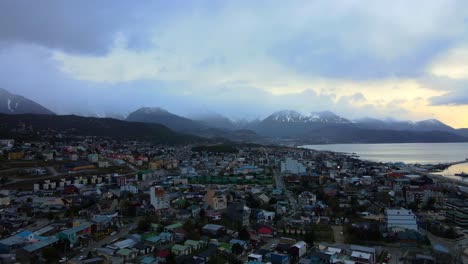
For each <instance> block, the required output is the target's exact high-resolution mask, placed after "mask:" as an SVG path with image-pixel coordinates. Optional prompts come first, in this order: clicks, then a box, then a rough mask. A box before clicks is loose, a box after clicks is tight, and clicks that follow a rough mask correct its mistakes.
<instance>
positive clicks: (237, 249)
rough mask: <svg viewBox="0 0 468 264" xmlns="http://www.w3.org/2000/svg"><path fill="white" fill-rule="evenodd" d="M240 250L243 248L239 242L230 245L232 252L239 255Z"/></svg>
mask: <svg viewBox="0 0 468 264" xmlns="http://www.w3.org/2000/svg"><path fill="white" fill-rule="evenodd" d="M242 252H244V249H243V248H242V246H241V245H240V244H239V243H235V244H234V245H232V254H234V255H240V254H242Z"/></svg>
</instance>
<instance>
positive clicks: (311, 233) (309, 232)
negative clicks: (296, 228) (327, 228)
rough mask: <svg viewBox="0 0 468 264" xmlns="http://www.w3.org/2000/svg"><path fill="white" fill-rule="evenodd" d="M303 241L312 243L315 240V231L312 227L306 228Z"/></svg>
mask: <svg viewBox="0 0 468 264" xmlns="http://www.w3.org/2000/svg"><path fill="white" fill-rule="evenodd" d="M304 241H305V242H306V243H307V244H309V245H312V244H313V243H314V242H315V232H314V230H313V229H310V230H307V232H306V233H305V235H304Z"/></svg>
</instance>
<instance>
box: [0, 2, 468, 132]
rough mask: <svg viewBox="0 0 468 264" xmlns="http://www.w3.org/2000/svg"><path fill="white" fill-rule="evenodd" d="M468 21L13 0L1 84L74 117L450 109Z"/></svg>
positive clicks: (286, 6) (362, 11)
mask: <svg viewBox="0 0 468 264" xmlns="http://www.w3.org/2000/svg"><path fill="white" fill-rule="evenodd" d="M467 17H468V5H467V3H466V2H465V1H456V0H454V1H450V0H449V1H443V2H441V1H392V2H388V1H357V0H356V1H355V0H350V1H321V0H319V1H292V2H287V3H286V2H284V1H221V2H214V1H204V0H199V1H189V2H187V1H138V2H135V3H134V2H132V3H129V2H126V1H110V0H104V1H90V0H84V1H76V2H63V1H56V0H51V1H46V2H44V3H41V4H37V5H34V6H33V4H31V2H29V1H23V0H19V1H2V2H0V86H1V87H4V88H6V89H8V90H11V91H12V92H17V93H20V94H23V95H26V96H28V97H31V98H32V99H34V100H37V101H38V102H40V103H43V104H45V105H46V106H49V107H50V108H52V109H53V110H56V111H58V112H60V113H70V112H90V113H92V112H99V113H104V112H124V113H125V112H129V111H132V110H134V109H136V108H138V107H141V106H144V105H145V106H161V107H163V108H167V109H168V110H170V111H173V112H176V113H179V114H187V113H190V112H193V111H198V110H200V109H202V108H206V109H210V110H214V111H216V112H220V113H224V114H227V115H229V116H233V117H246V116H250V117H252V116H258V117H263V116H265V115H268V114H270V113H271V112H273V111H277V110H279V109H283V108H293V109H297V110H299V111H303V112H309V111H321V110H332V111H335V112H337V113H339V114H342V115H344V116H345V117H349V118H354V117H359V116H364V115H369V113H372V115H374V116H389V115H395V116H398V117H402V118H405V119H406V118H409V119H416V118H425V117H427V116H431V117H432V116H433V115H434V113H436V114H437V113H444V118H445V117H446V116H447V115H446V113H448V112H447V109H448V108H447V107H446V108H444V106H446V105H454V104H456V105H460V107H459V108H457V109H459V110H460V109H461V108H462V107H463V106H462V104H463V102H464V101H465V99H464V98H466V96H465V95H464V94H466V93H464V92H465V91H466V87H467V86H466V82H465V79H466V76H465V73H466V72H468V71H466V69H465V66H466V64H465V63H466V61H467V59H465V58H464V54H465V53H464V52H465V51H464V48H463V47H465V46H466V45H465V44H463V43H465V42H466V36H467V34H468V32H467V31H468V24H467ZM12 76H14V78H12ZM463 109H464V108H463ZM437 111H438V112H437ZM467 125H468V123H467Z"/></svg>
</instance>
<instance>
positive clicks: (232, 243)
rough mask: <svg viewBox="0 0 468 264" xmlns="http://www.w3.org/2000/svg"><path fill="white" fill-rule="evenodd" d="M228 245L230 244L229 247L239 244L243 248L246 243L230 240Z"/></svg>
mask: <svg viewBox="0 0 468 264" xmlns="http://www.w3.org/2000/svg"><path fill="white" fill-rule="evenodd" d="M229 244H231V245H234V244H239V245H241V246H244V245H245V244H246V242H245V241H244V240H239V239H231V241H229Z"/></svg>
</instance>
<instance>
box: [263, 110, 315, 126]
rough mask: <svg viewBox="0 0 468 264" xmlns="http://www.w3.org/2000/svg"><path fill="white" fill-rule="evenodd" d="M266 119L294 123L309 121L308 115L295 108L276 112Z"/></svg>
mask: <svg viewBox="0 0 468 264" xmlns="http://www.w3.org/2000/svg"><path fill="white" fill-rule="evenodd" d="M265 120H270V121H275V122H281V123H285V122H286V123H294V122H307V120H308V118H307V116H305V115H303V114H301V113H299V112H297V111H294V110H281V111H278V112H275V113H273V114H271V115H270V116H268V117H267V118H265Z"/></svg>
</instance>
